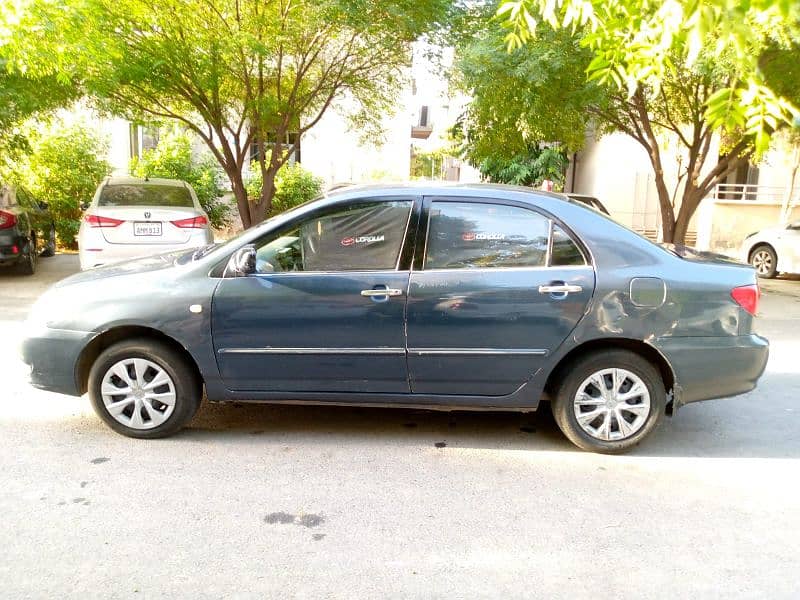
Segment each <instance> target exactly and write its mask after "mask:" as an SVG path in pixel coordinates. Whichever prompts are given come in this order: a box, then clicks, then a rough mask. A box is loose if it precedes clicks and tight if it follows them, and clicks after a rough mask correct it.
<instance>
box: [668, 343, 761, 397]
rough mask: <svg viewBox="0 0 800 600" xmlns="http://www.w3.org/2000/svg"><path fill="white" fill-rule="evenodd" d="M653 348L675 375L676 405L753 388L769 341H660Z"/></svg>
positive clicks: (759, 373)
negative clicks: (663, 358)
mask: <svg viewBox="0 0 800 600" xmlns="http://www.w3.org/2000/svg"><path fill="white" fill-rule="evenodd" d="M654 346H655V347H656V348H657V349H658V350H659V351H660V352H661V353H662V354H663V355H664V356H665V357H666V359H667V361H669V363H670V365H672V369H673V371H674V372H675V379H676V384H677V386H676V387H678V388H679V389H680V391H681V393H680V395H679V396H678V397H676V401H677V404H679V405H682V404H688V403H689V402H698V401H700V400H711V399H713V398H724V397H728V396H736V395H738V394H744V393H745V392H749V391H751V390H753V389H755V387H756V384H757V383H758V379H759V377H761V375H762V374H763V373H764V369H765V368H766V366H767V359H768V358H769V342H768V341H767V339H766V338H763V337H761V336H760V335H756V334H750V335H737V336H730V337H675V338H661V339H659V340H658V341H657V342H656V343H655V344H654Z"/></svg>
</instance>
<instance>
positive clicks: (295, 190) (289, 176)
mask: <svg viewBox="0 0 800 600" xmlns="http://www.w3.org/2000/svg"><path fill="white" fill-rule="evenodd" d="M250 173H251V175H250V177H249V178H248V179H247V182H246V186H247V197H248V198H250V199H251V200H254V199H257V198H258V197H259V196H260V195H261V185H262V179H261V168H260V167H259V165H258V163H256V162H254V163H252V164H251V165H250ZM323 184H324V181H323V179H322V178H321V177H317V176H316V175H314V174H313V173H311V171H307V170H306V169H304V168H303V167H302V166H300V165H299V164H298V163H292V164H286V165H283V166H282V167H281V168H280V169H279V170H278V174H277V175H276V176H275V196H274V197H273V198H272V209H271V210H270V212H269V215H267V216H272V215H277V214H279V213H282V212H285V211H287V210H289V209H290V208H294V207H295V206H298V205H300V204H303V203H304V202H308V201H309V200H313V199H314V198H316V197H317V196H319V195H320V194H321V193H322V188H323Z"/></svg>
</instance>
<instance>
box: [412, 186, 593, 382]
mask: <svg viewBox="0 0 800 600" xmlns="http://www.w3.org/2000/svg"><path fill="white" fill-rule="evenodd" d="M425 225H427V227H425ZM422 233H423V234H424V235H426V242H425V244H424V252H421V253H420V254H419V255H418V256H417V257H415V264H414V270H413V271H412V273H411V279H410V285H409V299H408V309H407V310H408V323H407V331H408V338H407V343H408V365H409V376H410V382H411V389H412V392H414V393H419V394H457V395H472V396H504V395H507V394H511V393H513V392H514V391H515V390H517V389H518V388H519V387H520V386H522V385H523V384H524V383H526V382H527V381H528V380H530V379H531V377H533V376H534V375H535V374H536V372H537V370H538V369H539V368H540V367H541V365H542V364H543V362H544V361H545V359H546V357H547V356H548V355H549V354H551V353H552V352H554V351H555V350H556V348H558V347H559V346H560V345H561V343H562V342H563V341H564V340H565V339H566V338H567V336H568V335H569V333H570V332H571V331H572V330H573V329H574V327H575V325H576V324H577V323H578V321H579V320H580V319H581V317H582V316H583V314H584V312H585V310H586V305H587V304H588V302H589V300H590V299H591V297H592V294H593V291H594V281H595V279H594V270H593V268H592V266H591V265H590V264H589V261H588V260H587V256H586V255H585V253H584V252H583V251H582V250H581V249H580V247H579V245H578V244H576V243H575V241H574V240H573V239H572V238H571V237H570V234H569V233H568V232H567V231H566V229H565V228H564V227H562V226H561V225H560V224H558V223H554V222H553V221H552V220H551V219H550V218H548V217H547V216H545V215H543V214H541V213H539V212H536V211H535V210H533V209H532V208H530V207H525V206H524V205H513V204H509V203H505V202H502V201H499V200H493V199H473V198H450V197H446V198H431V199H427V200H426V201H425V210H424V212H423V228H422ZM422 246H423V244H417V247H418V248H421V249H422Z"/></svg>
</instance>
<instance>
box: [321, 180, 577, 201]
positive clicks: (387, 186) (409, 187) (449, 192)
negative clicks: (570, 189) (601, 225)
mask: <svg viewBox="0 0 800 600" xmlns="http://www.w3.org/2000/svg"><path fill="white" fill-rule="evenodd" d="M409 192H413V193H414V194H417V195H421V196H440V195H441V196H453V195H457V194H464V195H468V196H480V195H482V194H487V193H491V194H492V195H493V196H496V197H499V198H509V199H512V198H513V199H516V200H520V199H521V200H528V201H531V202H532V201H534V199H537V198H538V199H541V198H553V199H557V200H561V201H562V202H564V201H567V198H566V196H565V195H564V194H556V193H553V192H544V191H542V190H537V189H534V188H530V187H524V186H520V185H505V184H500V183H458V182H438V181H410V182H398V183H367V184H355V185H343V186H337V187H335V188H334V189H331V190H329V191H328V192H327V193H326V194H325V195H324V196H323V197H325V198H330V199H331V200H333V199H344V198H345V197H349V196H353V197H357V196H365V195H368V194H375V195H378V196H391V195H395V194H397V195H402V194H408V193H409Z"/></svg>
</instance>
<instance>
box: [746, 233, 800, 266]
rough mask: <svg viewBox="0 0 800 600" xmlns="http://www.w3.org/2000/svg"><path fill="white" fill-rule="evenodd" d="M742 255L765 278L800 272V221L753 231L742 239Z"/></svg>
mask: <svg viewBox="0 0 800 600" xmlns="http://www.w3.org/2000/svg"><path fill="white" fill-rule="evenodd" d="M741 258H742V260H744V262H747V263H749V264H751V265H753V268H754V269H755V270H756V273H757V274H758V276H759V277H763V278H765V279H770V278H772V277H775V275H777V274H778V273H800V221H794V222H793V223H789V224H788V225H785V226H778V227H770V228H768V229H762V230H761V231H757V232H756V233H751V234H750V235H748V236H747V237H746V238H745V240H744V242H743V243H742V250H741Z"/></svg>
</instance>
